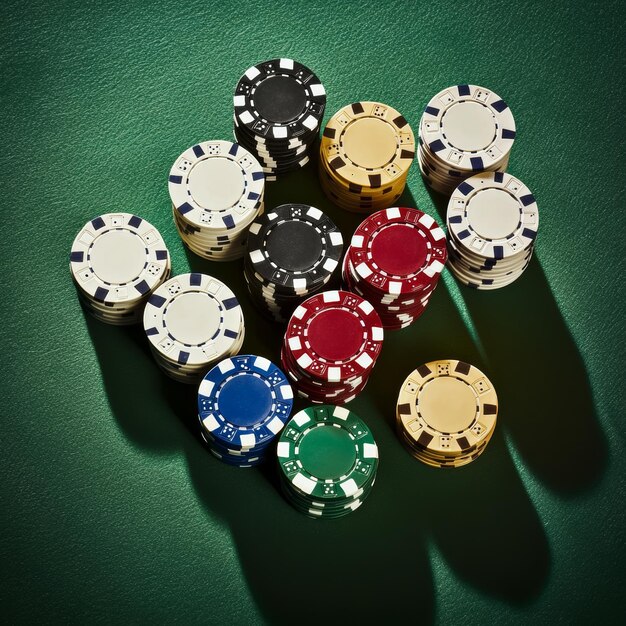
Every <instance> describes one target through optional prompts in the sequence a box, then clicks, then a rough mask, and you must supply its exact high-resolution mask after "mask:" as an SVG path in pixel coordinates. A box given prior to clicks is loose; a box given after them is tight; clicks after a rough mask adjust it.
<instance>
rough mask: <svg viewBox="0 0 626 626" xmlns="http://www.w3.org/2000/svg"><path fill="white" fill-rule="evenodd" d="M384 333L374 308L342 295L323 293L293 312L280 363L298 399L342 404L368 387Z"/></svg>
mask: <svg viewBox="0 0 626 626" xmlns="http://www.w3.org/2000/svg"><path fill="white" fill-rule="evenodd" d="M383 336H384V331H383V327H382V324H381V321H380V317H379V316H378V313H376V310H375V309H374V307H373V306H372V305H371V304H370V303H369V302H367V301H366V300H364V299H363V298H361V297H360V296H358V295H356V294H354V293H350V292H347V291H325V292H323V293H320V294H317V295H315V296H312V297H311V298H309V299H308V300H305V301H304V302H303V303H302V304H301V305H300V306H298V308H297V309H296V310H295V311H294V313H293V315H292V317H291V319H290V320H289V324H288V325H287V331H286V333H285V338H284V341H283V347H282V351H281V362H282V365H283V369H284V370H285V372H287V375H288V376H289V378H290V379H291V380H292V381H293V383H292V384H293V386H294V387H295V389H296V390H297V392H298V395H299V396H300V397H302V398H306V399H307V400H309V401H310V402H313V403H320V404H325V403H326V402H332V403H333V404H345V403H346V402H350V400H352V399H354V398H355V397H356V396H357V395H358V394H359V393H360V392H361V391H362V390H363V389H364V388H365V385H366V384H367V381H368V378H369V376H370V374H371V373H372V370H373V368H374V366H375V365H376V360H377V359H378V356H379V355H380V351H381V349H382V344H383Z"/></svg>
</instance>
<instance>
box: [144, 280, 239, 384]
mask: <svg viewBox="0 0 626 626" xmlns="http://www.w3.org/2000/svg"><path fill="white" fill-rule="evenodd" d="M143 325H144V330H145V332H146V336H147V337H148V340H149V341H150V348H151V350H152V354H153V356H154V359H155V361H156V362H157V364H158V365H159V367H160V368H161V369H162V370H163V371H164V372H165V373H166V374H167V375H168V376H170V377H171V378H173V379H175V380H177V381H180V382H185V383H189V384H197V383H198V381H199V380H200V379H201V378H202V377H203V376H204V374H205V373H206V372H207V371H208V370H209V369H210V368H211V366H212V365H214V364H215V363H217V362H218V361H221V360H222V359H224V358H226V357H230V356H233V355H235V354H237V353H238V352H239V350H241V346H242V344H243V339H244V335H245V326H244V319H243V312H242V310H241V307H240V306H239V302H238V301H237V298H236V297H235V294H234V293H233V292H232V291H231V290H230V289H229V288H228V287H227V286H226V285H225V284H224V283H222V282H221V281H219V280H217V278H213V277H212V276H207V275H206V274H181V275H180V276H174V278H171V279H170V280H168V281H167V282H166V283H164V284H163V285H161V286H160V287H159V288H158V289H157V290H156V291H155V292H154V293H153V294H152V295H151V296H150V299H149V300H148V303H147V304H146V308H145V310H144V315H143Z"/></svg>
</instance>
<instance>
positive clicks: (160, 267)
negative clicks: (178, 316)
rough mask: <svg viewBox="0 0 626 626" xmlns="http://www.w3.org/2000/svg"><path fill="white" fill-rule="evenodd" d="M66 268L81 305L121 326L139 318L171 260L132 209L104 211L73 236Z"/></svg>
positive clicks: (154, 232) (156, 233)
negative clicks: (124, 211) (113, 211)
mask: <svg viewBox="0 0 626 626" xmlns="http://www.w3.org/2000/svg"><path fill="white" fill-rule="evenodd" d="M70 272H71V274H72V279H73V281H74V284H75V286H76V290H77V292H78V297H79V298H80V301H81V303H82V304H83V306H84V307H85V309H86V310H87V311H88V312H89V313H91V315H93V316H94V317H95V318H96V319H98V320H100V321H102V322H106V323H107V324H114V325H118V326H122V325H127V324H138V323H140V322H141V319H142V315H143V307H144V305H145V304H146V302H147V300H148V298H149V297H150V294H151V293H153V292H154V290H155V289H157V288H158V287H159V286H160V285H161V284H163V282H164V281H166V280H167V279H168V278H169V275H170V272H171V262H170V255H169V252H168V250H167V247H166V245H165V242H164V241H163V238H162V237H161V235H160V233H159V231H158V230H157V229H156V228H155V227H154V226H153V225H152V224H150V223H149V222H147V221H146V220H144V219H142V218H141V217H138V216H136V215H131V214H130V213H106V214H104V215H100V216H99V217H96V218H95V219H93V220H91V221H89V222H87V223H86V224H85V226H83V228H82V229H81V231H80V232H79V233H78V235H76V238H75V239H74V243H72V250H71V254H70Z"/></svg>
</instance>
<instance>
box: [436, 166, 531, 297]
mask: <svg viewBox="0 0 626 626" xmlns="http://www.w3.org/2000/svg"><path fill="white" fill-rule="evenodd" d="M447 222H448V235H449V237H448V267H449V268H450V271H451V272H452V273H453V274H454V276H456V278H457V279H458V280H459V281H461V282H462V283H463V284H465V285H467V286H468V287H474V288H476V289H498V288H500V287H505V286H506V285H509V284H510V283H512V282H513V281H515V280H517V278H519V277H520V276H521V275H522V273H523V272H524V270H525V269H526V267H528V264H529V263H530V260H531V258H532V254H533V249H534V245H535V238H536V237H537V229H538V227H539V209H538V208H537V202H536V200H535V196H534V195H533V194H532V193H531V191H530V189H528V187H526V185H524V183H522V182H521V181H520V180H518V179H517V178H514V177H513V176H511V175H510V174H505V173H503V172H494V173H492V172H484V173H483V174H478V175H477V176H472V178H468V179H467V180H465V181H464V182H462V183H461V184H460V185H459V186H458V187H457V188H456V189H455V191H454V192H453V194H452V197H451V198H450V202H449V203H448V213H447Z"/></svg>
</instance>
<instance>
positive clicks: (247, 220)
mask: <svg viewBox="0 0 626 626" xmlns="http://www.w3.org/2000/svg"><path fill="white" fill-rule="evenodd" d="M168 188H169V193H170V198H171V200H172V211H173V213H174V223H175V224H176V228H177V229H178V232H179V234H180V237H181V239H182V240H183V242H184V243H185V245H186V246H187V247H188V248H189V249H190V250H191V251H192V252H194V253H195V254H197V255H198V256H201V257H204V258H205V259H211V260H214V261H231V260H234V259H240V258H241V257H242V256H243V254H244V251H245V245H246V235H247V232H248V227H249V226H250V224H251V223H252V222H253V221H254V219H255V218H256V217H257V216H258V215H260V214H261V213H263V197H264V193H265V175H264V174H263V170H262V168H261V165H260V164H259V162H258V161H257V160H256V159H255V158H254V157H253V156H252V155H251V154H250V153H249V152H248V151H247V150H245V149H244V148H242V147H241V146H239V145H237V144H236V143H231V142H230V141H218V140H215V141H205V142H203V143H199V144H196V145H195V146H192V147H191V148H189V149H188V150H185V152H183V153H182V154H181V155H180V156H179V157H178V159H176V162H175V163H174V165H173V166H172V169H171V170H170V175H169V183H168Z"/></svg>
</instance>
